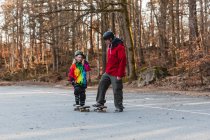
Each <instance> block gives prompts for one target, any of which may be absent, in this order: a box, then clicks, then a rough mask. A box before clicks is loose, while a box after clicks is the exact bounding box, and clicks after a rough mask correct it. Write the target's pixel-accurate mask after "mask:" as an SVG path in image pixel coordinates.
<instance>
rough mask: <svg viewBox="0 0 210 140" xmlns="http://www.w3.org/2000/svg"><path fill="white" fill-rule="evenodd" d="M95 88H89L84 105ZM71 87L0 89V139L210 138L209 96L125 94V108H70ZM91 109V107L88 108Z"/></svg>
mask: <svg viewBox="0 0 210 140" xmlns="http://www.w3.org/2000/svg"><path fill="white" fill-rule="evenodd" d="M95 96H96V91H94V90H90V89H88V90H87V105H92V104H94V103H95ZM73 103H74V96H73V91H72V90H71V89H59V88H50V87H41V86H23V87H18V86H9V87H0V140H112V139H113V140H198V139H199V140H210V99H209V98H204V97H189V96H183V95H176V94H174V95H170V94H155V93H128V92H127V93H125V94H124V106H125V111H124V112H122V113H114V110H115V108H114V105H113V94H112V90H109V91H108V93H107V104H106V105H107V106H108V109H107V112H106V113H97V112H93V111H91V112H76V111H73V106H72V104H73ZM91 110H93V108H91Z"/></svg>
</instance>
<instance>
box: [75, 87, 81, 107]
mask: <svg viewBox="0 0 210 140" xmlns="http://www.w3.org/2000/svg"><path fill="white" fill-rule="evenodd" d="M74 96H75V102H76V105H79V100H80V89H79V88H78V87H75V88H74Z"/></svg>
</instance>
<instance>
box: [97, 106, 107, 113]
mask: <svg viewBox="0 0 210 140" xmlns="http://www.w3.org/2000/svg"><path fill="white" fill-rule="evenodd" d="M106 109H107V106H99V107H94V111H95V112H106Z"/></svg>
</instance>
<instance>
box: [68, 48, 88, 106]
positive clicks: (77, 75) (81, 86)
mask: <svg viewBox="0 0 210 140" xmlns="http://www.w3.org/2000/svg"><path fill="white" fill-rule="evenodd" d="M87 71H90V66H89V64H88V62H87V61H86V60H85V55H84V54H83V52H82V51H79V50H78V51H76V52H75V59H74V60H73V63H72V65H71V67H70V70H69V74H68V77H69V81H70V82H71V84H72V85H73V86H74V95H75V102H76V104H75V105H81V106H84V105H85V99H86V94H85V89H86V88H87V78H86V72H87Z"/></svg>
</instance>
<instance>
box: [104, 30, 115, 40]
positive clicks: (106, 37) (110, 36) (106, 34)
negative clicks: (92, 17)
mask: <svg viewBox="0 0 210 140" xmlns="http://www.w3.org/2000/svg"><path fill="white" fill-rule="evenodd" d="M114 37H115V35H114V33H113V32H112V31H107V32H105V33H104V34H103V39H104V40H107V39H110V38H111V39H114Z"/></svg>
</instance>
